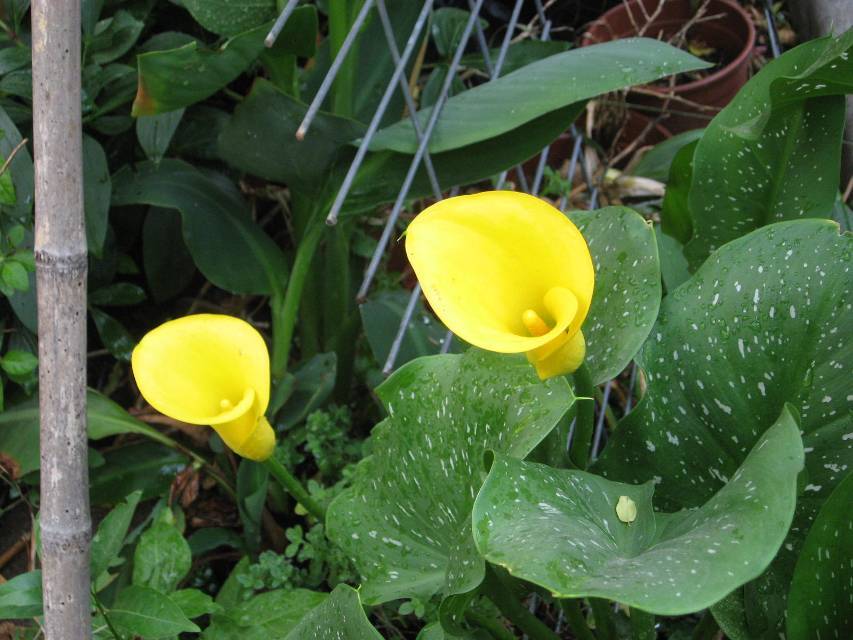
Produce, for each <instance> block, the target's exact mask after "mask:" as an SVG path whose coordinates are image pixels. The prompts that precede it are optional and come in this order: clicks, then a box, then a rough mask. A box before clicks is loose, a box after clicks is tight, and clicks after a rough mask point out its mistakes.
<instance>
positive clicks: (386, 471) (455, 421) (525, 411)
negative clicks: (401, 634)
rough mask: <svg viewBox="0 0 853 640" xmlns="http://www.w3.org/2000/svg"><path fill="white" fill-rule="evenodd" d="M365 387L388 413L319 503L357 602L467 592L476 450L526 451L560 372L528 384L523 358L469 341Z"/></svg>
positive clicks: (555, 404)
mask: <svg viewBox="0 0 853 640" xmlns="http://www.w3.org/2000/svg"><path fill="white" fill-rule="evenodd" d="M377 393H378V395H379V397H380V399H381V400H382V402H383V404H384V405H385V407H386V409H387V411H388V418H387V419H386V420H384V421H383V422H381V423H380V424H379V425H377V426H376V428H375V429H374V430H373V434H372V436H371V440H370V443H371V449H372V451H373V454H372V455H371V456H370V457H368V458H366V459H365V460H363V461H362V462H361V463H360V464H359V466H358V470H357V472H356V477H355V479H354V481H353V486H352V487H351V488H349V489H347V490H346V491H344V492H343V493H342V494H341V495H339V496H338V497H337V498H336V499H335V501H334V502H333V503H332V504H331V506H330V507H329V513H328V533H329V537H330V538H331V539H332V540H333V541H334V542H335V543H336V544H338V545H339V546H340V547H341V548H342V549H344V551H346V552H347V554H348V555H350V556H351V557H352V558H353V560H354V562H355V564H356V566H357V567H358V569H359V571H360V572H361V574H362V579H363V584H362V591H361V595H362V598H363V599H364V601H365V602H367V603H369V604H375V603H380V602H387V601H389V600H395V599H398V598H407V597H408V598H418V599H420V600H421V601H424V602H425V601H427V600H428V599H429V598H430V597H431V596H433V595H434V594H436V593H441V594H442V595H445V596H446V595H451V594H455V593H464V592H466V591H470V590H471V589H473V588H475V587H477V586H478V585H479V584H480V582H481V581H482V579H483V575H484V570H485V565H484V563H483V560H482V558H481V557H480V556H479V554H478V553H477V550H476V549H475V548H474V541H473V539H472V537H471V506H472V504H473V502H474V497H475V496H476V495H477V490H478V489H479V488H480V485H481V484H482V481H483V479H484V477H485V469H484V465H483V455H484V453H485V452H486V451H488V450H495V451H497V452H499V453H503V454H505V455H509V456H515V457H524V456H525V455H527V454H528V453H529V452H530V451H531V450H532V449H533V448H534V447H535V446H536V445H537V444H538V443H539V442H540V441H541V440H542V439H543V438H544V437H545V436H546V435H547V434H548V433H549V432H550V431H551V429H552V428H553V427H554V425H555V424H556V423H557V421H558V420H559V419H560V418H561V417H562V416H563V414H565V413H566V411H567V410H568V409H569V407H570V406H571V405H572V403H573V401H574V398H573V396H572V393H571V390H570V388H569V386H568V384H567V383H566V381H565V380H564V379H563V378H553V379H551V380H549V381H548V382H546V383H542V382H540V381H539V379H538V378H537V377H536V374H535V373H534V370H533V368H532V367H531V365H530V364H529V363H528V362H527V361H526V359H525V358H524V357H523V356H506V355H500V354H495V353H487V352H484V351H479V350H476V349H471V350H469V351H468V352H467V353H465V354H464V355H443V356H431V357H426V358H419V359H417V360H412V361H411V362H409V363H407V364H406V365H405V366H404V367H402V368H401V369H399V370H398V371H397V372H395V373H394V375H393V376H391V378H389V379H388V380H387V381H386V382H385V383H384V384H383V385H381V386H380V387H379V388H378V389H377Z"/></svg>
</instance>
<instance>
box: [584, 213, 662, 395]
mask: <svg viewBox="0 0 853 640" xmlns="http://www.w3.org/2000/svg"><path fill="white" fill-rule="evenodd" d="M569 217H570V218H571V219H572V221H573V222H574V223H575V224H577V225H578V228H579V229H580V230H581V233H583V236H584V238H585V239H586V242H587V244H588V245H589V250H590V253H591V254H592V260H593V263H594V265H595V291H594V293H593V297H592V306H591V307H590V309H589V315H588V316H587V318H586V320H585V321H584V324H583V335H584V339H585V340H586V364H587V366H588V367H589V370H590V375H591V376H592V379H593V382H594V383H596V384H598V383H601V382H604V381H605V380H610V379H611V378H613V377H614V376H616V375H618V374H619V372H620V371H622V370H623V369H624V368H625V367H626V366H627V365H628V363H629V362H631V359H632V358H633V357H634V355H635V354H636V353H637V351H639V350H640V347H641V346H642V345H643V342H644V341H645V339H646V337H647V336H648V335H649V331H651V330H652V326H653V325H654V323H655V320H656V319H657V315H658V309H659V308H660V298H661V284H660V282H661V280H660V264H659V262H658V249H657V242H656V240H655V232H654V228H653V227H652V226H651V225H650V224H649V223H647V222H646V221H645V220H643V218H642V216H640V215H639V214H638V213H636V212H634V211H632V210H630V209H627V208H625V207H606V208H604V209H599V210H597V211H590V212H584V211H578V212H573V213H571V214H569Z"/></svg>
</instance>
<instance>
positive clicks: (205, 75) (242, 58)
mask: <svg viewBox="0 0 853 640" xmlns="http://www.w3.org/2000/svg"><path fill="white" fill-rule="evenodd" d="M267 31H268V29H267V28H266V27H257V28H255V29H252V30H250V31H246V32H245V33H241V34H239V35H236V36H234V37H233V38H231V39H229V40H228V41H226V42H225V44H223V45H222V47H220V48H219V49H215V50H212V49H206V48H201V47H200V45H199V43H198V42H197V41H193V42H190V43H189V44H185V45H184V46H182V47H178V48H177V49H167V50H165V51H151V52H149V53H143V54H140V55H139V56H137V58H136V60H137V68H138V77H139V84H138V86H137V92H136V99H135V100H134V101H133V109H132V111H131V113H132V115H134V116H152V115H155V114H157V113H163V112H164V111H173V110H175V109H180V108H181V107H188V106H189V105H191V104H194V103H196V102H200V101H202V100H204V99H205V98H207V97H209V96H212V95H213V94H214V93H216V92H217V91H219V90H220V89H221V88H222V87H224V86H226V85H227V84H228V83H229V82H231V81H232V80H234V78H236V77H237V76H239V75H240V74H241V73H242V72H243V71H245V69H246V68H247V67H248V66H249V65H250V64H252V62H253V61H254V60H255V59H256V58H257V57H258V55H259V54H260V53H261V51H263V48H264V37H265V36H266V34H267Z"/></svg>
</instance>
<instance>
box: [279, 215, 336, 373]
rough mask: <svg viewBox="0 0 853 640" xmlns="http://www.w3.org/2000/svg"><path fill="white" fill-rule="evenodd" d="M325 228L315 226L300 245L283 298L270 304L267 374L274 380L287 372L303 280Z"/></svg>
mask: <svg viewBox="0 0 853 640" xmlns="http://www.w3.org/2000/svg"><path fill="white" fill-rule="evenodd" d="M324 228H325V225H323V224H322V223H314V224H313V225H312V226H309V228H308V230H307V231H306V232H305V235H304V236H303V238H302V241H301V242H300V243H299V248H298V249H297V250H296V258H294V260H293V270H292V271H291V272H290V280H288V282H287V291H286V292H285V294H284V298H281V297H280V296H276V297H275V298H274V299H273V300H272V303H271V307H272V320H273V348H272V362H271V365H270V373H271V374H272V377H273V378H281V377H282V376H283V375H284V373H285V371H287V361H288V359H289V358H290V347H291V344H292V343H293V329H294V327H295V326H296V314H297V313H298V311H299V301H300V299H301V298H302V290H303V289H304V288H305V279H306V278H307V277H308V272H309V271H310V269H311V261H312V260H313V259H314V254H315V253H316V251H317V246H318V245H319V244H320V238H321V237H322V235H323V229H324Z"/></svg>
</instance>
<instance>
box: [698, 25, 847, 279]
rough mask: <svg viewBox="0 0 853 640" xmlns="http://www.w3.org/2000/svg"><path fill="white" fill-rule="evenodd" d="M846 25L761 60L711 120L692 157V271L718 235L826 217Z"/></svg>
mask: <svg viewBox="0 0 853 640" xmlns="http://www.w3.org/2000/svg"><path fill="white" fill-rule="evenodd" d="M852 53H853V29H851V30H849V31H847V32H846V33H845V34H844V35H842V36H840V37H838V38H832V37H827V38H821V39H818V40H813V41H811V42H807V43H805V44H802V45H800V46H799V47H796V48H795V49H792V50H790V51H788V52H786V53H785V54H783V55H782V56H781V57H779V58H777V59H776V60H773V61H771V62H769V63H768V64H767V66H765V67H764V68H763V69H762V70H761V71H760V72H759V73H758V74H756V76H755V77H754V78H752V80H750V81H749V83H747V85H746V86H745V87H744V88H743V89H741V90H740V91H739V92H738V94H737V96H735V98H734V99H733V100H732V101H731V103H730V104H729V105H728V106H727V107H726V108H725V109H723V110H722V111H721V112H720V113H719V114H718V115H717V116H716V117H715V118H714V119H713V120H712V121H711V123H710V124H709V125H708V128H707V129H706V130H705V134H704V135H703V136H702V139H701V140H700V141H699V143H698V146H697V147H696V152H695V155H694V157H693V182H692V185H691V187H690V194H689V208H690V217H691V218H692V222H693V224H692V227H693V239H692V240H691V241H690V242H689V243H688V244H687V246H686V247H685V255H687V257H688V259H689V260H690V263H691V266H692V267H693V268H694V269H695V268H696V267H698V266H699V265H700V264H701V263H702V261H703V260H704V259H705V258H706V257H707V256H708V254H709V253H710V252H711V251H713V250H714V249H716V248H717V247H720V246H722V245H723V244H724V243H726V242H728V241H730V240H733V239H735V238H737V237H738V236H741V235H743V234H744V233H748V232H749V231H752V230H753V229H756V228H758V227H761V226H763V225H766V224H770V223H772V222H778V221H780V220H786V219H792V218H810V217H829V215H830V214H831V212H832V207H833V202H834V201H835V195H836V191H837V189H838V173H839V170H840V164H839V163H840V161H841V140H842V132H843V130H844V97H843V95H844V94H845V93H849V92H850V91H851V90H853V82H851V80H850V78H853V56H851V54H852Z"/></svg>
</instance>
